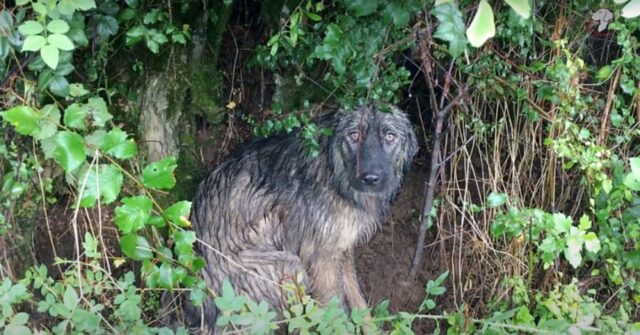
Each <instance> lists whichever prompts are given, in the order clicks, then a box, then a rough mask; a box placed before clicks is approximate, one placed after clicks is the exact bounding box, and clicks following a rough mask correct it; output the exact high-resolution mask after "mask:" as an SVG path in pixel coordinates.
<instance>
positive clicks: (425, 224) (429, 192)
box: [409, 22, 466, 277]
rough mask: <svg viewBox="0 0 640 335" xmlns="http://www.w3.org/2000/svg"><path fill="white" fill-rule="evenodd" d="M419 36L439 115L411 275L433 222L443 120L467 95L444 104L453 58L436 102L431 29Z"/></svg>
mask: <svg viewBox="0 0 640 335" xmlns="http://www.w3.org/2000/svg"><path fill="white" fill-rule="evenodd" d="M427 26H428V27H429V23H428V22H427ZM418 39H419V43H418V45H419V50H420V59H421V61H422V73H423V74H424V78H425V81H426V83H427V87H428V89H429V95H430V97H429V98H430V102H431V109H432V110H433V111H434V112H435V115H436V127H435V134H434V140H433V148H432V150H431V166H430V172H429V180H428V181H427V184H426V191H425V197H424V206H423V207H422V219H421V222H420V232H419V233H418V242H417V243H416V250H415V254H414V256H413V260H412V261H411V268H410V269H409V275H410V276H411V277H413V276H415V274H416V273H417V272H418V271H419V270H420V265H421V263H422V255H423V253H424V239H425V235H426V233H427V230H428V229H429V227H430V226H431V217H430V216H429V213H431V208H433V198H434V189H435V184H436V176H437V175H438V170H439V168H440V162H439V160H440V156H441V155H440V139H441V137H442V128H443V124H444V120H445V119H446V116H447V114H448V113H449V110H451V108H452V107H454V106H455V105H457V104H458V103H459V102H460V100H462V98H463V97H464V96H465V93H466V90H465V89H464V88H462V89H461V90H460V92H459V94H458V96H457V97H456V98H454V99H453V100H451V101H450V102H449V104H448V105H447V106H444V103H445V98H446V96H447V95H448V93H449V89H450V86H451V71H452V70H453V64H454V63H453V61H452V62H451V64H450V65H449V69H448V72H447V74H446V76H445V81H444V87H443V92H442V97H441V99H440V105H438V104H437V102H436V98H435V90H434V86H433V82H432V79H431V78H432V74H431V69H432V68H433V67H432V62H431V55H430V54H429V46H428V44H427V41H430V40H431V30H430V29H429V28H427V30H426V36H424V37H420V36H418Z"/></svg>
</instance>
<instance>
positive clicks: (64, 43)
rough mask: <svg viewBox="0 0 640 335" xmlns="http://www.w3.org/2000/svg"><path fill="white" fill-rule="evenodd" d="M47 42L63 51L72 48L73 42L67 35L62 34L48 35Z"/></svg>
mask: <svg viewBox="0 0 640 335" xmlns="http://www.w3.org/2000/svg"><path fill="white" fill-rule="evenodd" d="M47 42H49V44H51V45H53V46H54V47H56V48H58V49H60V50H64V51H70V50H73V48H74V46H73V42H71V40H70V39H69V37H67V36H66V35H62V34H51V35H49V36H48V37H47Z"/></svg>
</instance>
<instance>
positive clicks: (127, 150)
mask: <svg viewBox="0 0 640 335" xmlns="http://www.w3.org/2000/svg"><path fill="white" fill-rule="evenodd" d="M100 149H102V150H103V151H104V152H106V153H107V154H109V155H113V156H114V157H115V158H119V159H127V158H131V157H133V156H135V155H136V154H137V153H138V147H137V145H136V144H135V143H134V142H133V141H132V140H127V133H125V132H124V131H122V129H120V128H113V129H111V130H110V131H109V132H108V133H107V134H106V135H105V137H104V139H103V141H102V143H101V145H100Z"/></svg>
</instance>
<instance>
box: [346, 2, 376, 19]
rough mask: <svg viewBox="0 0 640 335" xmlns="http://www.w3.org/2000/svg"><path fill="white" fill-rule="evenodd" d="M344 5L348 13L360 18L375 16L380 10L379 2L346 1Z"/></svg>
mask: <svg viewBox="0 0 640 335" xmlns="http://www.w3.org/2000/svg"><path fill="white" fill-rule="evenodd" d="M344 4H345V5H346V7H347V10H348V11H350V12H353V13H354V14H355V16H356V17H360V16H367V15H370V14H373V12H375V11H376V9H378V5H379V0H350V1H345V2H344Z"/></svg>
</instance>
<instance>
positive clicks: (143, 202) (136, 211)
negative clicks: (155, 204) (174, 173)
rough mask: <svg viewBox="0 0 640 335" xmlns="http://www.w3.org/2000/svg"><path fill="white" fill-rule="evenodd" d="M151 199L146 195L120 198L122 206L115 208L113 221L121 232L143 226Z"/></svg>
mask: <svg viewBox="0 0 640 335" xmlns="http://www.w3.org/2000/svg"><path fill="white" fill-rule="evenodd" d="M151 207H152V203H151V199H149V198H148V197H146V196H143V195H141V196H136V197H128V198H124V199H122V206H119V207H117V208H116V217H115V223H116V225H117V226H118V228H119V229H120V232H122V233H123V234H129V233H132V232H136V231H138V230H140V229H142V228H144V225H145V223H146V222H147V220H148V219H149V216H150V215H151Z"/></svg>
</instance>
